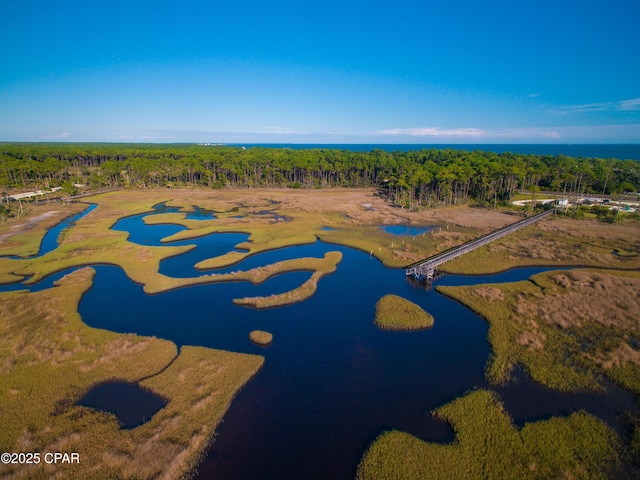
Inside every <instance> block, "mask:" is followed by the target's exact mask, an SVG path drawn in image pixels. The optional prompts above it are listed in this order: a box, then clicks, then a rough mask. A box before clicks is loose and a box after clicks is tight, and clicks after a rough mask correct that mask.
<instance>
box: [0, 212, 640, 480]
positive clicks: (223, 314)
mask: <svg viewBox="0 0 640 480" xmlns="http://www.w3.org/2000/svg"><path fill="white" fill-rule="evenodd" d="M156 211H157V212H162V211H166V209H164V210H163V209H162V208H157V209H156ZM200 215H203V216H205V218H206V212H205V213H201V214H200ZM144 216H145V215H137V216H133V217H128V218H125V219H122V220H120V221H119V222H118V223H117V224H116V225H115V226H114V228H115V229H118V230H125V231H128V232H129V233H130V238H129V240H130V241H132V242H135V243H141V244H145V245H163V244H162V243H161V242H160V240H161V239H162V238H164V237H166V236H168V235H171V234H173V233H176V232H177V231H180V230H182V229H183V227H180V226H176V225H154V226H150V225H145V224H144V222H143V221H142V218H143V217H144ZM246 240H247V235H246V234H212V235H209V236H206V237H201V238H198V239H193V240H188V241H183V242H174V243H171V245H177V244H188V245H195V246H196V248H194V249H193V250H191V251H190V252H187V253H185V254H183V255H180V256H176V257H172V258H169V259H167V260H165V261H163V262H162V263H161V266H160V271H161V273H164V274H166V275H171V276H180V277H189V276H197V275H200V274H202V273H203V272H200V271H197V270H196V269H194V267H193V265H194V264H195V263H196V262H198V261H200V260H203V259H205V258H209V257H212V256H215V255H219V254H222V253H225V252H228V251H230V250H233V249H234V248H235V245H236V244H238V243H240V242H244V241H246ZM164 245H166V244H164ZM336 250H337V251H340V252H342V255H343V258H342V261H341V263H340V264H339V265H338V269H337V271H336V272H335V273H334V274H332V275H329V276H327V277H325V278H323V279H322V280H321V281H320V283H319V285H318V290H317V292H316V294H315V295H314V296H313V297H312V298H310V299H309V300H307V301H304V302H301V303H298V304H295V305H290V306H287V307H281V308H275V309H267V310H254V309H248V308H244V307H240V306H237V305H234V304H233V303H232V299H233V298H240V297H244V296H256V295H269V294H273V293H280V292H284V291H287V290H290V289H292V288H295V287H297V286H298V285H300V284H301V283H302V282H304V281H305V280H306V279H307V278H309V276H310V273H309V272H294V273H287V274H282V275H278V276H276V277H274V278H272V279H270V280H268V281H266V282H264V283H263V284H261V285H252V284H250V283H247V282H233V283H224V284H212V285H199V286H193V287H188V288H181V289H177V290H173V291H169V292H166V293H163V294H159V295H147V294H145V293H144V292H143V290H142V288H141V286H139V285H137V284H135V283H133V282H132V281H130V280H129V279H128V278H127V277H126V276H125V275H124V273H123V272H122V270H121V269H119V268H117V267H109V266H96V267H94V268H95V270H96V276H95V279H94V285H93V287H92V288H91V289H90V290H89V291H88V292H87V293H86V294H85V295H84V296H83V298H82V301H81V303H80V306H79V312H80V314H81V315H82V318H83V320H84V321H85V322H86V323H87V324H88V325H90V326H94V327H98V328H106V329H109V330H112V331H115V332H127V333H129V332H132V333H137V334H141V335H155V336H157V337H160V338H165V339H168V340H172V341H173V342H175V343H176V344H177V345H178V346H182V345H201V346H205V347H211V348H217V349H224V350H230V351H235V352H246V353H253V354H259V355H263V356H264V357H265V363H264V366H263V367H262V369H261V370H260V371H259V372H258V374H257V375H256V376H255V378H253V379H252V380H251V381H250V382H249V383H248V384H247V385H246V386H245V388H244V389H243V390H242V391H241V392H240V393H239V394H238V395H237V397H236V399H235V400H234V402H233V403H232V406H231V408H230V410H229V411H228V412H227V414H226V416H225V419H224V422H223V423H222V425H220V427H219V429H218V436H217V437H216V440H215V442H214V443H213V445H212V446H211V447H210V449H209V451H208V453H207V455H206V457H205V458H204V460H203V462H202V464H201V465H200V466H199V469H198V472H197V478H202V479H204V478H217V479H244V478H251V479H253V478H277V479H281V480H282V479H302V478H304V479H314V478H318V479H326V478H332V479H353V478H354V475H355V471H356V467H357V465H358V462H359V459H360V458H361V456H362V455H363V453H364V452H365V450H366V448H367V446H368V445H369V444H370V443H371V441H372V440H374V439H375V437H376V436H377V435H378V434H380V433H381V432H382V431H384V430H387V429H391V428H393V429H399V430H403V431H406V432H409V433H411V434H413V435H416V436H418V437H420V438H422V439H424V440H428V441H438V442H448V441H451V440H452V439H453V432H452V431H451V429H450V427H449V426H448V425H447V424H445V423H444V422H441V421H438V420H435V419H434V418H432V417H431V416H430V415H429V412H430V411H431V410H433V409H434V408H436V407H439V406H441V405H443V404H445V403H447V402H449V401H451V400H453V399H454V398H455V397H457V396H459V395H462V394H464V393H465V392H466V391H468V390H470V389H473V388H490V389H493V390H494V391H497V392H498V394H499V395H500V396H501V398H503V400H504V402H505V406H506V408H507V410H508V411H509V412H510V414H511V415H512V417H513V419H514V421H515V422H516V423H518V424H519V423H522V422H525V421H530V420H536V419H541V418H546V417H549V416H551V415H556V414H567V413H569V412H571V411H574V410H576V409H580V408H583V409H585V410H587V411H589V412H591V413H594V414H595V415H598V416H599V417H600V418H603V419H604V420H605V421H607V422H608V423H609V424H611V425H613V426H614V427H616V428H618V429H620V428H621V427H620V425H618V424H617V423H616V422H617V419H616V415H617V412H619V411H621V410H623V409H627V408H631V407H633V401H632V398H631V397H630V396H629V395H626V394H625V393H624V392H622V391H617V390H616V391H615V394H610V395H608V396H605V395H595V394H560V393H557V392H552V391H550V390H548V389H545V388H542V387H540V386H538V385H536V384H534V383H533V382H531V381H529V380H528V379H527V378H526V376H524V375H522V374H521V372H520V373H519V374H518V375H517V376H518V378H519V380H520V381H519V382H517V383H514V384H512V385H509V386H507V387H501V388H499V389H496V388H495V387H493V386H490V385H488V384H487V382H486V380H485V378H484V369H485V365H486V363H487V360H488V357H489V353H490V348H489V345H488V342H487V329H488V325H487V323H486V322H485V321H483V320H482V319H481V318H480V317H478V316H477V315H475V314H474V313H472V312H471V311H470V310H468V309H467V308H465V307H463V306H462V305H460V304H458V303H457V302H454V301H452V300H450V299H448V298H446V297H444V296H442V295H440V294H438V293H437V292H435V291H429V292H427V291H426V290H425V289H424V288H421V287H418V286H416V285H415V284H413V283H412V282H410V281H407V280H406V279H405V276H404V271H403V270H396V269H389V268H385V267H384V266H383V265H382V264H381V263H380V262H379V261H378V260H377V259H376V258H375V257H372V256H370V255H368V254H366V253H363V252H360V251H358V250H354V249H351V248H347V247H342V246H336V245H330V244H325V243H323V242H320V241H316V242H315V243H313V244H310V245H302V246H296V247H289V248H283V249H279V250H274V251H271V252H267V253H264V254H260V255H254V256H251V257H248V258H247V259H246V260H245V261H243V262H241V263H240V264H237V265H234V266H232V267H230V268H227V269H220V270H215V271H216V272H222V271H228V270H238V269H242V270H246V269H249V268H253V267H255V266H260V265H266V264H270V263H273V262H276V261H280V260H286V259H290V258H297V257H302V256H314V257H320V256H322V255H323V254H324V253H325V252H328V251H336ZM543 270H545V269H515V270H512V271H509V272H506V273H503V274H500V275H493V276H484V277H465V276H446V277H444V278H443V279H441V280H440V283H441V284H443V285H460V284H476V283H485V282H492V283H495V282H507V281H517V280H522V279H526V278H528V277H529V276H530V275H532V274H534V273H537V272H539V271H543ZM64 273H66V272H61V273H59V274H57V275H56V277H60V276H62V275H63V274H64ZM49 282H51V280H50V279H46V280H44V281H43V282H41V284H50V283H49ZM9 287H10V286H7V287H2V288H1V289H2V290H4V289H8V288H9ZM22 288H24V287H22ZM30 288H36V289H37V288H43V287H41V286H40V284H39V285H35V286H31V287H30ZM390 293H392V294H396V295H400V296H402V297H404V298H407V299H408V300H410V301H412V302H414V303H417V304H418V305H420V306H421V307H423V308H424V309H425V310H427V311H428V312H430V313H431V314H432V315H433V316H434V318H435V325H434V327H433V328H432V329H430V330H425V331H419V332H411V333H409V332H389V331H381V330H379V329H378V328H377V327H375V325H374V322H373V319H374V311H375V304H376V302H377V300H378V299H380V298H381V297H382V296H384V295H386V294H390ZM252 330H265V331H268V332H271V333H272V334H273V343H272V344H271V346H270V347H269V348H267V349H265V348H261V347H258V346H256V345H254V344H253V343H252V342H251V341H250V340H249V338H248V334H249V332H250V331H252ZM536 399H539V401H536Z"/></svg>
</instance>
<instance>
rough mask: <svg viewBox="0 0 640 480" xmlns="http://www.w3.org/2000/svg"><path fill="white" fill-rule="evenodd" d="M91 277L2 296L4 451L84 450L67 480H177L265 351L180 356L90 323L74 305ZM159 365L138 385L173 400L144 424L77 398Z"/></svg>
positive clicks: (51, 470)
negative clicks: (122, 423)
mask: <svg viewBox="0 0 640 480" xmlns="http://www.w3.org/2000/svg"><path fill="white" fill-rule="evenodd" d="M93 275H94V272H93V270H92V269H88V268H87V269H82V270H77V271H75V272H73V273H71V274H69V275H67V276H65V277H63V278H62V279H61V280H60V281H59V282H57V286H56V287H54V288H50V289H47V290H42V291H40V292H35V293H30V292H28V291H19V292H6V293H1V294H0V332H1V334H2V342H1V343H0V372H1V373H2V383H1V384H0V411H2V416H1V417H0V450H2V451H31V452H47V451H66V452H78V453H79V454H80V458H81V463H80V464H79V465H78V464H76V465H65V466H64V469H65V470H64V476H65V478H88V479H104V478H160V477H161V476H163V475H164V476H166V478H179V477H180V476H182V475H185V474H186V473H187V472H189V471H190V470H191V469H192V468H193V467H194V466H195V464H196V463H197V461H198V459H199V458H200V455H202V453H203V452H204V449H205V448H206V446H207V444H208V443H209V442H210V440H211V438H212V436H213V434H214V429H215V426H216V425H217V423H218V422H219V421H220V419H221V418H222V415H223V414H224V412H225V411H226V409H227V408H228V406H229V403H230V402H231V399H232V398H233V395H234V394H235V392H237V390H238V389H239V388H240V387H241V386H242V385H243V384H244V383H245V382H246V381H247V380H248V379H249V378H251V376H252V375H254V374H255V372H256V371H257V370H258V369H259V368H260V366H261V365H262V361H263V359H262V357H257V356H253V355H244V354H236V353H230V352H221V351H215V350H210V349H206V348H196V347H183V348H182V349H181V351H180V354H179V355H178V356H177V358H176V354H177V349H176V346H175V345H174V344H173V343H171V342H169V341H166V340H160V339H157V338H150V337H139V336H136V335H121V334H116V333H112V332H108V331H106V330H100V329H95V328H90V327H88V326H87V325H85V324H84V323H83V322H82V321H81V319H80V316H79V315H78V313H77V306H78V302H79V300H80V297H81V296H82V294H83V293H84V292H86V291H87V290H88V288H89V287H90V286H91V283H92V278H93ZM174 358H175V360H174ZM167 365H169V367H168V368H166V369H165V370H163V369H164V368H165V367H166V366H167ZM159 371H162V372H161V373H160V374H158V375H156V376H152V377H150V378H147V379H146V380H144V381H142V382H141V385H142V386H144V387H146V388H149V389H150V390H152V391H153V392H154V393H156V394H158V395H161V396H163V397H164V398H166V399H168V400H169V402H168V404H167V406H166V407H165V408H163V409H162V410H160V411H159V412H158V413H157V414H156V415H154V417H153V418H152V419H151V420H149V421H148V422H147V423H145V424H143V425H141V426H139V427H136V428H134V429H131V430H121V429H120V428H119V426H118V422H117V420H116V418H115V416H113V415H111V414H108V413H104V412H97V411H94V410H92V409H90V408H87V407H81V406H77V405H75V402H76V401H77V400H78V399H79V398H80V397H81V396H82V395H83V394H84V393H85V392H86V391H87V390H89V389H90V388H91V386H93V385H95V384H96V383H102V382H105V381H108V380H113V379H118V380H123V381H128V382H133V381H136V380H138V379H140V378H145V377H149V375H153V374H154V373H156V372H159ZM60 468H61V467H60V466H59V465H58V466H55V465H46V464H44V463H41V464H40V465H34V466H20V465H17V466H15V465H0V476H2V478H51V477H54V476H55V475H60V472H61V470H60Z"/></svg>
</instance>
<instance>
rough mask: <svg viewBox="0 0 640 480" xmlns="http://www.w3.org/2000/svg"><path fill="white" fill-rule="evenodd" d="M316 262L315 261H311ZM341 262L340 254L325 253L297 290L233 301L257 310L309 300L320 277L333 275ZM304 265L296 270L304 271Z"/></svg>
mask: <svg viewBox="0 0 640 480" xmlns="http://www.w3.org/2000/svg"><path fill="white" fill-rule="evenodd" d="M312 260H317V259H312ZM341 260H342V253H341V252H327V253H325V255H324V257H323V258H322V259H321V260H320V262H317V264H316V266H315V268H314V272H313V273H312V274H311V277H310V278H309V280H307V281H306V282H304V283H303V284H302V285H300V286H299V287H298V288H295V289H293V290H291V291H289V292H285V293H280V294H275V295H270V296H266V297H244V298H237V299H234V300H233V303H235V304H236V305H243V306H246V307H253V308H257V309H262V308H273V307H281V306H284V305H290V304H293V303H297V302H301V301H303V300H306V299H307V298H310V297H311V296H312V295H313V294H314V293H315V292H316V290H317V288H318V282H319V281H320V279H321V278H322V277H324V276H325V275H328V274H330V273H333V272H335V271H336V268H337V267H338V263H340V261H341ZM303 266H304V265H300V266H299V267H298V268H297V269H298V270H301V269H302V270H304V268H303Z"/></svg>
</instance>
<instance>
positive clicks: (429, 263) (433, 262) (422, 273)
mask: <svg viewBox="0 0 640 480" xmlns="http://www.w3.org/2000/svg"><path fill="white" fill-rule="evenodd" d="M555 211H556V210H555V209H551V210H547V211H546V212H542V213H539V214H537V215H534V216H532V217H528V218H524V219H522V220H520V221H518V222H515V223H512V224H511V225H507V226H506V227H502V228H500V229H498V230H496V231H494V232H491V233H488V234H487V235H484V236H482V237H479V238H476V239H474V240H471V241H469V242H467V243H463V244H462V245H459V246H457V247H453V248H450V249H448V250H445V251H444V252H441V253H438V254H437V255H433V256H432V257H429V258H426V259H425V260H421V261H420V262H416V263H412V264H411V265H407V266H406V267H405V269H406V273H407V276H412V277H414V278H416V279H417V280H427V281H429V280H432V279H433V276H434V275H435V273H436V268H437V267H438V266H440V265H442V264H443V263H446V262H448V261H449V260H453V259H454V258H457V257H459V256H461V255H464V254H465V253H469V252H471V251H473V250H475V249H476V248H480V247H482V246H483V245H486V244H487V243H490V242H493V241H494V240H497V239H499V238H502V237H504V236H505V235H509V234H510V233H513V232H515V231H516V230H520V229H521V228H524V227H526V226H528V225H531V224H532V223H534V222H537V221H538V220H541V219H543V218H546V217H548V216H549V215H553V214H554V213H555Z"/></svg>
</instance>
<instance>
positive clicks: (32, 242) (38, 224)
mask: <svg viewBox="0 0 640 480" xmlns="http://www.w3.org/2000/svg"><path fill="white" fill-rule="evenodd" d="M86 207H87V205H86V204H82V203H70V204H66V203H65V204H61V203H53V204H51V205H32V206H31V207H30V208H31V210H32V211H31V215H30V216H28V217H23V218H21V219H11V220H8V221H6V222H2V223H0V255H15V256H18V257H28V256H31V255H36V254H37V253H38V251H39V250H40V244H41V243H42V239H43V238H44V236H45V234H46V233H47V230H49V229H50V228H51V227H54V226H55V225H57V224H58V223H60V222H62V221H63V220H65V219H66V218H68V217H71V216H73V215H75V214H77V213H80V212H81V211H82V210H84V209H85V208H86Z"/></svg>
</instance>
